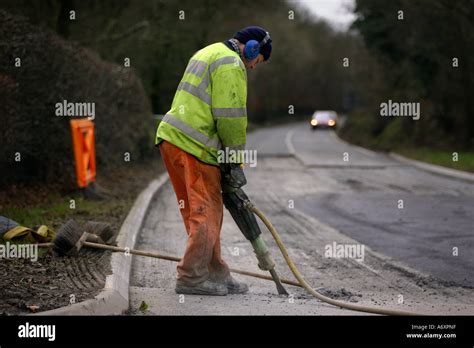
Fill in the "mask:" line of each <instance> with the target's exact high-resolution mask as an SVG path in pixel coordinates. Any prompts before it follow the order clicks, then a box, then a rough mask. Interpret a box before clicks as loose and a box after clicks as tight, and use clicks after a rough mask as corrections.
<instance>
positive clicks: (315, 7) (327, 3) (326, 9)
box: [289, 0, 355, 30]
mask: <svg viewBox="0 0 474 348" xmlns="http://www.w3.org/2000/svg"><path fill="white" fill-rule="evenodd" d="M289 3H290V4H292V3H298V4H299V5H301V6H302V7H303V8H306V9H308V10H309V11H310V12H311V13H313V14H314V15H316V16H317V17H319V18H322V19H325V20H327V21H328V22H329V23H330V24H331V25H332V26H333V27H334V28H335V29H337V30H346V29H347V28H348V27H349V26H350V25H351V23H352V22H353V21H354V20H355V16H354V14H353V13H352V9H353V8H354V3H355V0H289Z"/></svg>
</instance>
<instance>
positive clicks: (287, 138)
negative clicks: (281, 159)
mask: <svg viewBox="0 0 474 348" xmlns="http://www.w3.org/2000/svg"><path fill="white" fill-rule="evenodd" d="M294 132H295V129H294V128H293V129H290V130H289V131H288V132H287V133H286V136H285V145H286V147H287V149H288V151H289V152H290V154H292V155H294V154H295V153H296V151H295V147H294V146H293V143H292V142H291V138H292V137H293V133H294Z"/></svg>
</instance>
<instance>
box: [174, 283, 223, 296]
mask: <svg viewBox="0 0 474 348" xmlns="http://www.w3.org/2000/svg"><path fill="white" fill-rule="evenodd" d="M175 291H176V293H178V294H187V295H207V296H225V295H227V294H228V292H229V291H228V290H227V287H226V285H225V284H222V283H218V282H214V281H212V280H210V279H207V280H205V281H203V282H202V283H199V284H197V285H190V284H187V283H185V282H183V281H182V280H179V279H178V280H177V281H176V288H175Z"/></svg>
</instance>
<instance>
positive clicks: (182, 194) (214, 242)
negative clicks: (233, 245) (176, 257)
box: [160, 141, 229, 285]
mask: <svg viewBox="0 0 474 348" xmlns="http://www.w3.org/2000/svg"><path fill="white" fill-rule="evenodd" d="M160 152H161V158H162V159H163V162H164V163H165V166H166V169H167V171H168V174H169V176H170V179H171V183H172V184H173V188H174V191H175V193H176V198H177V199H178V206H179V207H180V212H181V216H182V217H183V221H184V225H185V227H186V232H187V233H188V242H187V244H186V251H185V253H184V256H183V258H182V259H181V261H180V262H179V263H178V267H177V270H178V279H180V280H182V281H184V282H186V283H188V284H189V285H196V284H199V283H200V282H202V281H205V280H206V279H208V278H211V279H212V280H215V281H220V280H223V279H225V278H226V277H227V276H228V275H229V267H228V266H227V264H226V263H225V262H224V261H223V260H222V258H221V243H220V231H221V227H222V218H223V214H224V211H223V202H222V194H221V171H220V168H219V167H217V166H213V165H210V164H206V163H204V162H202V161H200V160H198V159H197V158H196V157H194V156H193V155H191V154H189V153H187V152H185V151H183V150H181V149H180V148H178V147H177V146H175V145H173V144H171V143H169V142H167V141H162V142H161V144H160Z"/></svg>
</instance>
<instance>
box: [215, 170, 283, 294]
mask: <svg viewBox="0 0 474 348" xmlns="http://www.w3.org/2000/svg"><path fill="white" fill-rule="evenodd" d="M244 180H245V178H244ZM245 182H246V181H245ZM224 183H225V182H223V185H222V189H223V192H222V198H223V200H224V205H225V207H226V208H227V210H228V211H229V212H230V214H231V215H232V217H233V219H234V221H235V223H236V224H237V226H238V227H239V229H240V231H241V232H242V233H243V235H244V236H245V238H247V239H248V240H249V241H250V243H251V244H252V247H253V250H254V252H255V255H256V256H257V260H258V267H259V268H260V269H261V270H262V271H269V272H270V274H271V276H272V278H273V281H274V282H275V285H276V288H277V290H278V294H280V295H286V296H288V295H289V294H288V292H287V291H286V289H285V288H284V287H283V284H282V283H281V281H280V278H279V277H278V274H277V273H276V271H275V262H274V261H273V259H272V258H271V256H270V252H269V251H268V247H267V245H266V244H265V241H264V240H263V238H262V232H261V231H260V227H259V226H258V223H257V219H256V218H255V215H254V214H253V212H251V211H250V210H248V209H247V208H246V205H245V203H246V202H248V201H249V198H248V197H247V195H246V194H245V192H244V191H243V190H242V189H241V188H235V187H229V186H228V185H225V184H224Z"/></svg>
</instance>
